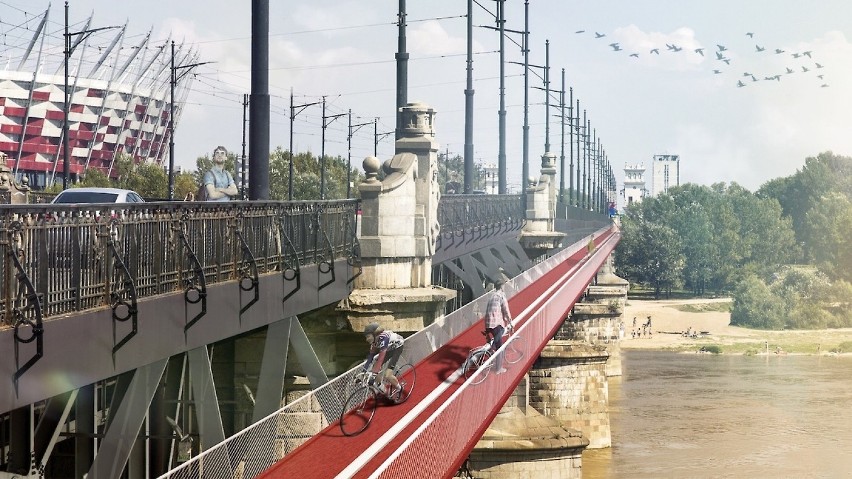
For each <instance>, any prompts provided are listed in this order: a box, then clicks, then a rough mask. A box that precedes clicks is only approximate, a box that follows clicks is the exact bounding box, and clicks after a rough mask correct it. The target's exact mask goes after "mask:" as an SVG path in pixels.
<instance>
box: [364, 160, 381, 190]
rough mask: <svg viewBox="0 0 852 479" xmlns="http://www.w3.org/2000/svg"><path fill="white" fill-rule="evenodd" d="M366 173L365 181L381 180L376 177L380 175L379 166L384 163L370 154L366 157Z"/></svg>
mask: <svg viewBox="0 0 852 479" xmlns="http://www.w3.org/2000/svg"><path fill="white" fill-rule="evenodd" d="M363 167H364V174H365V176H366V177H367V178H366V180H365V182H367V183H373V182H376V181H379V180H378V178H376V177H377V176H378V175H379V168H381V167H382V163H381V162H380V161H379V159H378V158H376V157H375V156H368V157H366V158H364V163H363Z"/></svg>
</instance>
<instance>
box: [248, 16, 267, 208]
mask: <svg viewBox="0 0 852 479" xmlns="http://www.w3.org/2000/svg"><path fill="white" fill-rule="evenodd" d="M249 115H250V118H251V119H250V121H249V123H250V124H251V130H250V131H249V135H250V140H249V161H251V166H250V167H249V171H250V173H251V175H249V199H251V200H268V199H269V0H252V2H251V110H249Z"/></svg>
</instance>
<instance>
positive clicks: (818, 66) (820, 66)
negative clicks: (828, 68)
mask: <svg viewBox="0 0 852 479" xmlns="http://www.w3.org/2000/svg"><path fill="white" fill-rule="evenodd" d="M814 65H816V67H817V68H822V65H820V64H819V63H815V64H814Z"/></svg>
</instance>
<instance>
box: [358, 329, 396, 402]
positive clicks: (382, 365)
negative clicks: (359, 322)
mask: <svg viewBox="0 0 852 479" xmlns="http://www.w3.org/2000/svg"><path fill="white" fill-rule="evenodd" d="M364 339H366V341H367V342H368V343H370V351H369V352H368V353H367V360H366V361H365V362H364V371H366V370H367V369H368V368H370V365H372V372H374V373H376V374H377V375H379V376H378V377H384V379H385V381H387V382H388V384H389V385H390V391H389V392H388V393H387V396H388V397H390V398H392V399H394V398H396V397H397V395H398V394H399V392H400V390H401V389H402V388H401V387H400V385H399V381H398V380H397V379H396V376H394V375H393V368H394V367H395V366H396V362H397V361H398V360H399V357H400V356H401V355H402V344H403V339H402V336H400V335H399V334H397V333H395V332H393V331H390V330H385V329H384V328H383V327H381V326H380V325H379V323H370V324H368V325H367V326H366V327H365V328H364ZM380 373H381V374H380Z"/></svg>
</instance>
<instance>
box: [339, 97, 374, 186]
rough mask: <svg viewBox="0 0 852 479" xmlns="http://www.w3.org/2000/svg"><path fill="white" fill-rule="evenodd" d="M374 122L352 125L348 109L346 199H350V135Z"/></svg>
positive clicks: (350, 112) (350, 110) (350, 111)
mask: <svg viewBox="0 0 852 479" xmlns="http://www.w3.org/2000/svg"><path fill="white" fill-rule="evenodd" d="M371 123H373V124H374V122H372V121H368V122H366V123H358V124H357V125H353V124H352V109H351V108H350V109H349V130H348V131H349V135H347V137H346V141H347V150H348V154H347V156H346V198H347V199H348V198H351V197H352V191H351V190H352V135H354V134H355V132H356V131H358V129H360V128H361V127H362V126H367V125H369V124H371Z"/></svg>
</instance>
